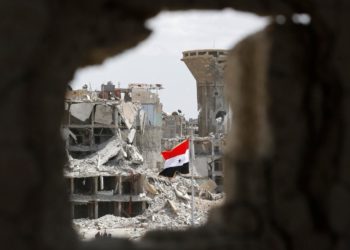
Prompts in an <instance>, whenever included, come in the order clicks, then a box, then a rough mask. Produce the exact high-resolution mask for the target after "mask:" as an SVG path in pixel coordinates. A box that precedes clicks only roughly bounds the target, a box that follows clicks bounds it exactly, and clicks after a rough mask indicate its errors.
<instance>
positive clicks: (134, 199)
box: [62, 84, 147, 218]
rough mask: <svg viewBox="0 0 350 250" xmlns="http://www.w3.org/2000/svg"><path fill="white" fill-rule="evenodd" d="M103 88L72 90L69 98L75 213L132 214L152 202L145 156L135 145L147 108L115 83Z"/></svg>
mask: <svg viewBox="0 0 350 250" xmlns="http://www.w3.org/2000/svg"><path fill="white" fill-rule="evenodd" d="M108 87H109V88H110V89H108ZM102 88H103V89H104V91H101V92H96V91H87V90H86V89H83V90H78V91H72V92H68V94H67V99H66V101H65V119H64V121H63V125H62V131H63V134H64V137H65V139H66V149H67V154H68V157H69V163H68V166H67V167H66V168H65V177H66V180H67V185H68V187H69V188H68V191H69V194H70V199H71V208H72V217H73V218H98V217H101V216H103V215H105V214H115V215H118V216H125V217H130V216H135V215H137V214H140V213H142V211H144V210H145V209H146V207H147V198H146V197H145V196H144V193H143V181H144V176H143V175H142V173H140V172H138V171H137V166H139V165H141V164H142V163H143V157H142V155H141V154H140V152H139V150H138V148H137V147H136V146H135V141H136V140H135V137H136V135H137V134H142V128H143V126H142V121H143V120H144V118H145V113H144V112H142V106H141V105H140V104H138V103H134V102H130V101H125V100H124V99H121V98H120V97H121V96H120V95H118V93H120V90H118V89H117V90H115V89H113V88H114V87H113V86H111V84H109V85H107V88H106V86H102ZM101 97H102V98H101Z"/></svg>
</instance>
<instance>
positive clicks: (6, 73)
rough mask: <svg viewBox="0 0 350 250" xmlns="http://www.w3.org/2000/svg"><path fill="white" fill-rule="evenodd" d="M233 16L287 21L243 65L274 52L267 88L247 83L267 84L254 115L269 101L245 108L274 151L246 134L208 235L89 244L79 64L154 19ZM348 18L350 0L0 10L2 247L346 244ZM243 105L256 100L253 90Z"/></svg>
mask: <svg viewBox="0 0 350 250" xmlns="http://www.w3.org/2000/svg"><path fill="white" fill-rule="evenodd" d="M224 7H234V8H237V9H238V10H244V11H251V12H255V13H258V14H261V15H267V16H272V17H275V16H276V15H281V14H283V15H285V17H286V18H287V23H285V24H284V25H280V24H276V23H273V24H272V25H271V27H269V30H268V31H265V34H266V36H267V37H268V38H269V39H268V40H267V41H266V40H263V41H260V42H259V41H258V42H256V43H255V44H254V43H253V44H251V45H250V46H251V48H252V50H250V51H247V52H246V53H243V54H242V55H241V57H240V58H239V60H243V59H244V58H246V57H251V60H253V61H254V60H259V58H258V54H259V53H260V52H259V53H258V51H257V50H259V48H260V49H261V48H262V47H264V46H260V45H259V46H258V44H259V43H268V45H269V46H270V49H269V51H268V52H266V51H265V53H267V54H266V56H267V62H268V63H267V64H265V65H260V64H254V65H253V69H254V70H252V71H248V72H245V71H244V70H243V69H242V70H243V72H242V74H250V73H252V72H254V71H256V70H258V71H259V69H256V68H254V67H258V68H259V67H263V68H264V70H265V71H266V72H265V74H264V76H263V77H264V78H265V77H266V78H265V79H260V80H262V81H263V82H265V84H264V85H263V86H260V85H256V84H254V82H253V83H252V84H249V83H247V87H248V86H249V87H250V88H253V89H256V88H261V87H263V88H266V89H265V91H266V98H267V99H266V100H267V102H266V103H264V105H263V106H262V109H257V108H256V107H259V105H260V104H261V103H259V102H258V101H259V100H252V102H251V104H250V105H252V107H250V106H249V105H248V106H247V108H248V110H247V112H253V113H250V115H249V117H250V118H249V119H252V120H251V123H252V124H253V128H254V129H256V130H257V131H260V129H265V127H261V125H262V124H261V123H260V122H259V121H261V120H259V119H257V118H258V117H260V115H262V114H261V113H254V112H263V116H262V117H263V118H264V120H265V121H266V122H267V124H265V125H266V126H268V129H269V131H270V132H269V133H270V138H269V139H271V142H269V145H270V148H269V149H270V150H268V151H264V150H260V149H261V145H264V143H265V142H266V141H264V140H265V139H264V137H263V136H262V137H259V138H258V139H257V141H255V140H254V139H252V138H250V136H252V135H249V134H248V135H247V137H242V138H240V139H239V140H242V141H243V142H244V143H243V145H245V146H247V148H244V147H243V148H240V150H243V152H244V151H246V152H245V154H244V155H243V156H242V157H240V155H237V154H236V153H235V151H234V150H235V149H233V148H229V149H228V151H227V158H226V163H225V171H226V172H225V178H226V184H225V185H226V187H225V190H226V192H227V198H228V202H227V203H226V204H225V205H224V206H223V207H222V208H220V209H217V210H215V211H213V212H212V215H211V217H210V218H209V223H208V224H207V226H203V227H201V228H197V229H193V230H189V231H186V232H172V233H170V232H154V233H150V234H149V235H147V236H146V238H145V239H144V240H142V241H140V242H137V243H135V242H130V241H127V240H121V239H113V240H107V241H103V240H98V241H93V242H87V243H80V242H79V241H78V238H77V236H76V235H75V233H74V231H73V230H72V228H71V221H70V218H69V209H68V197H67V195H66V194H65V186H64V181H63V174H62V169H63V165H64V162H65V153H64V145H63V142H62V139H61V136H60V123H61V119H62V115H63V109H64V106H63V99H64V93H65V90H66V84H67V83H68V82H69V81H70V80H71V79H72V76H73V74H74V71H75V70H76V69H77V68H78V67H81V66H84V65H89V64H96V63H101V62H102V61H103V60H104V59H105V58H106V57H108V56H112V55H115V54H117V53H120V52H122V51H123V50H125V49H127V48H131V47H132V46H135V45H136V44H137V43H138V42H140V41H142V40H143V39H145V38H146V37H147V36H148V35H149V34H150V31H149V30H147V29H146V28H145V26H144V22H145V20H146V19H147V18H149V17H151V16H154V15H155V14H157V13H158V12H159V11H160V10H161V9H164V8H167V9H170V10H175V9H193V8H200V9H222V8H224ZM349 10H350V3H349V1H348V0H284V1H282V0H237V1H229V0H218V1H211V0H203V1H202V0H194V1H185V0H178V1H172V0H155V1H152V2H149V1H141V0H130V1H121V0H101V1H97V0H91V1H82V0H77V1H68V0H62V1H58V0H53V1H45V0H33V1H28V2H24V1H20V0H2V1H0V16H1V23H0V33H1V39H0V58H1V60H0V72H1V80H0V94H1V95H0V97H1V98H0V112H1V114H2V119H1V123H0V128H1V131H2V133H1V134H0V141H1V142H2V144H1V147H0V166H1V170H0V171H1V173H0V178H1V179H0V195H1V198H2V203H1V204H2V205H1V208H0V241H1V243H2V245H1V248H2V249H14V250H20V249H116V248H118V249H179V248H181V249H317V250H322V249H339V250H341V249H349V247H350V239H349V228H348V223H347V222H348V216H346V214H344V212H343V209H344V208H345V207H347V206H348V203H349V200H348V199H349V198H348V197H349V195H348V194H349V192H350V188H349V184H350V171H349V163H350V158H349V157H350V156H349V155H350V154H348V151H349V149H350V145H349V143H350V138H349V137H350V133H349V129H350V112H349V97H348V95H349V91H348V89H349V86H348V85H349V83H350V71H349V68H350V65H349V64H350V49H349V44H350V33H349V32H348V24H349V23H350V20H349V19H350V15H349V14H348V13H349ZM293 13H307V14H309V15H310V17H311V23H310V24H309V25H307V26H304V25H300V24H295V23H293V22H291V21H290V20H291V18H292V15H293ZM272 20H274V18H272ZM227 25H230V24H227ZM245 42H248V43H249V39H248V40H246V41H245ZM254 48H255V49H256V50H255V49H254ZM255 56H257V57H256V58H255ZM242 57H243V58H242ZM229 60H237V58H232V57H231V58H229ZM236 70H238V69H236ZM253 81H255V80H254V79H253ZM226 83H227V84H232V82H231V79H228V80H227V81H226ZM257 83H258V82H257ZM232 91H235V88H234V87H233V89H232ZM237 91H238V90H237ZM243 91H244V90H243ZM230 94H233V92H230V93H229V95H230ZM242 98H244V99H243V100H242V102H246V101H247V99H246V98H249V95H246V96H245V97H242ZM262 100H263V99H262ZM231 105H232V108H233V110H235V109H236V108H237V106H235V104H233V103H231ZM254 107H255V108H254ZM265 125H263V126H265ZM236 129H237V130H238V131H240V130H241V131H242V132H243V131H245V128H242V127H238V128H236ZM254 134H258V135H259V134H260V135H263V133H262V134H261V133H254ZM235 139H237V138H235V137H233V138H230V140H231V141H233V140H235ZM261 140H262V141H261ZM255 143H257V144H256V146H254V145H255ZM236 177H239V178H236ZM228 180H232V181H228ZM342 214H344V217H343V216H341V215H342ZM339 216H341V218H343V220H342V219H340V218H339Z"/></svg>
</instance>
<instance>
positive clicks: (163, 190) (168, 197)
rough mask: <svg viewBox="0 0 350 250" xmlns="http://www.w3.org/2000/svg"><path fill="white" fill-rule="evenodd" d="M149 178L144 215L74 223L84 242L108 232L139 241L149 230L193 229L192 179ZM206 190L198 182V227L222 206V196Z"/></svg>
mask: <svg viewBox="0 0 350 250" xmlns="http://www.w3.org/2000/svg"><path fill="white" fill-rule="evenodd" d="M147 178H148V180H149V182H148V185H145V189H146V190H145V194H146V196H147V197H149V198H150V200H149V203H148V204H149V206H148V208H147V209H146V210H145V211H144V212H143V213H142V214H141V215H138V216H136V217H129V218H126V217H120V216H114V215H105V216H103V217H100V218H98V219H92V220H91V219H75V220H73V225H74V228H75V229H76V230H77V232H78V233H79V235H80V236H81V238H82V239H91V238H94V237H95V235H96V233H97V232H101V233H104V232H106V233H107V234H111V235H112V236H113V237H127V238H129V239H138V238H140V237H142V236H143V235H144V234H145V233H146V232H147V231H149V230H154V229H172V230H174V229H175V230H181V229H184V228H186V227H189V226H191V223H192V216H191V197H190V195H189V193H190V192H191V179H190V178H185V177H182V176H176V177H175V178H172V179H167V178H164V177H158V176H156V175H153V176H148V177H147ZM203 184H206V182H204V183H203ZM147 186H148V187H147ZM203 186H205V185H198V184H197V181H196V182H195V185H194V187H195V193H196V194H197V195H196V196H195V197H194V225H195V226H199V225H202V224H204V223H205V222H206V219H207V215H208V212H209V210H210V209H211V208H212V207H214V206H217V205H220V204H221V203H222V202H223V195H222V194H211V193H210V194H211V195H209V196H207V195H205V194H204V193H207V194H208V193H209V192H208V191H206V190H205V187H203ZM199 194H200V196H203V195H202V194H204V197H203V198H200V197H199V196H198V195H199ZM208 198H209V199H208Z"/></svg>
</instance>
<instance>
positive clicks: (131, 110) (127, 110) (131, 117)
mask: <svg viewBox="0 0 350 250" xmlns="http://www.w3.org/2000/svg"><path fill="white" fill-rule="evenodd" d="M140 108H141V106H140V105H137V104H136V103H132V102H121V103H120V104H119V105H118V110H119V113H120V116H121V117H122V119H123V121H124V123H125V125H126V127H127V128H128V129H130V128H131V127H132V126H133V125H134V123H135V121H136V117H137V115H138V113H139V110H140Z"/></svg>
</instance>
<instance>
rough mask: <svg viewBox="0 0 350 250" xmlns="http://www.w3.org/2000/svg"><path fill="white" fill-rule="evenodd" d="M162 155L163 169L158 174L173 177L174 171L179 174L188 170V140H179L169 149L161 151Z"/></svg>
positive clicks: (186, 172)
mask: <svg viewBox="0 0 350 250" xmlns="http://www.w3.org/2000/svg"><path fill="white" fill-rule="evenodd" d="M162 155H163V158H164V160H165V162H164V169H163V171H162V172H160V173H159V175H163V176H166V177H173V176H174V174H175V173H176V172H179V173H181V174H188V173H189V172H190V171H189V161H190V151H189V140H185V141H183V142H181V143H180V144H178V145H177V146H175V147H174V148H172V149H171V150H169V151H163V152H162Z"/></svg>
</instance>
